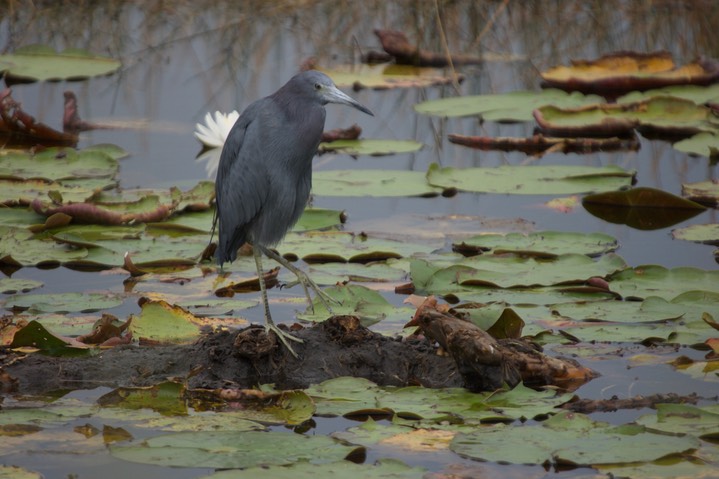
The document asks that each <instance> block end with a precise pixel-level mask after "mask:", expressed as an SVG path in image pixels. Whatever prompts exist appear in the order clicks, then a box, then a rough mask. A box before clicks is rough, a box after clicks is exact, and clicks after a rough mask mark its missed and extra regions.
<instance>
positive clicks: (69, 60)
mask: <svg viewBox="0 0 719 479" xmlns="http://www.w3.org/2000/svg"><path fill="white" fill-rule="evenodd" d="M118 68H120V62H119V61H117V60H113V59H111V58H107V57H100V56H95V55H92V54H91V53H89V52H87V51H84V50H78V49H67V50H65V51H63V52H60V53H58V52H56V51H55V50H54V49H53V48H51V47H48V46H44V45H28V46H26V47H22V48H18V49H17V50H15V53H13V54H7V55H0V71H3V72H5V75H6V76H7V78H8V80H10V81H11V82H27V81H46V80H50V81H57V80H70V81H73V80H84V79H86V78H88V77H93V76H99V75H109V74H111V73H114V72H115V71H116V70H117V69H118Z"/></svg>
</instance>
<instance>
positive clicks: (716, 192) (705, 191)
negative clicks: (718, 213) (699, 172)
mask: <svg viewBox="0 0 719 479" xmlns="http://www.w3.org/2000/svg"><path fill="white" fill-rule="evenodd" d="M682 194H683V195H684V196H686V197H688V198H689V199H690V200H693V201H696V202H697V203H702V204H705V205H709V206H717V205H719V181H716V180H715V181H700V182H697V183H686V184H683V185H682Z"/></svg>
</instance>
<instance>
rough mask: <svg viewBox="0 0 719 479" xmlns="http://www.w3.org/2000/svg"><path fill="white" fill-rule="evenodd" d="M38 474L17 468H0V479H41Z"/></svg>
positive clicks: (3, 466)
mask: <svg viewBox="0 0 719 479" xmlns="http://www.w3.org/2000/svg"><path fill="white" fill-rule="evenodd" d="M43 477H44V476H43V475H42V474H40V473H39V472H35V471H31V470H28V469H25V468H24V467H19V466H5V465H2V466H0V479H43Z"/></svg>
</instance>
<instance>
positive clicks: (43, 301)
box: [4, 293, 122, 313]
mask: <svg viewBox="0 0 719 479" xmlns="http://www.w3.org/2000/svg"><path fill="white" fill-rule="evenodd" d="M4 303H5V308H7V309H15V310H20V311H27V312H29V313H69V312H77V313H92V312H96V311H103V310H106V309H111V308H114V307H116V306H119V305H121V304H122V299H121V298H120V297H118V296H117V295H115V294H112V293H105V294H103V293H56V294H41V293H30V294H19V295H14V296H9V297H8V298H5V301H4Z"/></svg>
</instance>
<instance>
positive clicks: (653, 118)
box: [534, 97, 719, 137]
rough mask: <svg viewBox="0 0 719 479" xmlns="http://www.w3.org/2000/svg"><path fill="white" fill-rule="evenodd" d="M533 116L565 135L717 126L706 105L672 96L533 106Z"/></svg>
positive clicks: (684, 132)
mask: <svg viewBox="0 0 719 479" xmlns="http://www.w3.org/2000/svg"><path fill="white" fill-rule="evenodd" d="M534 119H535V120H536V121H537V124H538V125H539V127H540V128H541V129H542V130H543V131H544V132H546V133H548V134H551V135H556V136H567V137H578V136H590V137H596V136H598V137H614V136H619V137H624V136H630V135H631V134H632V130H634V129H636V130H638V131H639V132H641V133H643V134H645V135H663V136H671V137H686V136H691V135H695V134H697V133H701V132H714V131H716V130H717V129H719V121H717V119H716V118H715V117H714V115H713V113H712V111H711V110H710V109H709V108H707V107H706V106H703V105H697V104H696V103H694V102H693V101H691V100H684V99H681V98H674V97H652V98H649V99H647V100H644V101H640V102H636V103H616V104H596V105H588V106H585V107H580V108H574V109H561V108H558V107H555V106H552V105H549V106H543V107H541V108H538V109H536V110H534Z"/></svg>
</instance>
